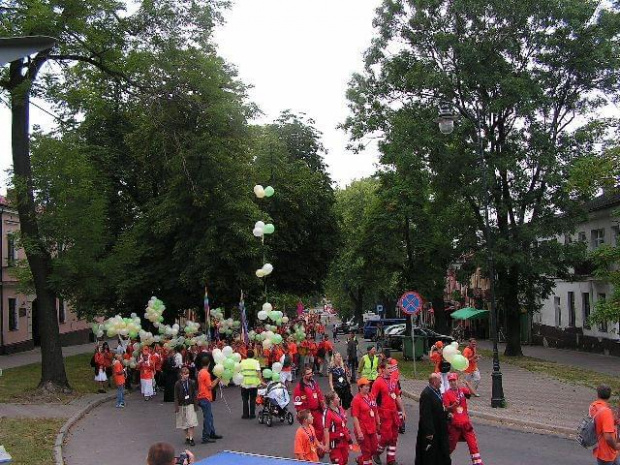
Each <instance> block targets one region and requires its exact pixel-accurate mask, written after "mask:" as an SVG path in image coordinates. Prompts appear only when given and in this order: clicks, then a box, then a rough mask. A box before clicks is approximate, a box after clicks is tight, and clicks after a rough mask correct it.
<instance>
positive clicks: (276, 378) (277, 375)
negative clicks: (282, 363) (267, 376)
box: [271, 373, 280, 381]
mask: <svg viewBox="0 0 620 465" xmlns="http://www.w3.org/2000/svg"><path fill="white" fill-rule="evenodd" d="M271 381H280V373H271Z"/></svg>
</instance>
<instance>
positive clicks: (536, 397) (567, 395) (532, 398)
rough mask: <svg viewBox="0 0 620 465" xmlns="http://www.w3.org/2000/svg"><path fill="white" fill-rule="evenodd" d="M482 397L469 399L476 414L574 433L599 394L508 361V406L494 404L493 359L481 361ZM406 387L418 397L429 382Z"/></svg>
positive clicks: (503, 368)
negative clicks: (493, 406) (492, 399)
mask: <svg viewBox="0 0 620 465" xmlns="http://www.w3.org/2000/svg"><path fill="white" fill-rule="evenodd" d="M479 369H480V374H481V376H482V380H481V382H480V387H479V390H478V391H479V394H480V397H477V398H476V397H472V398H471V399H470V400H469V410H470V413H471V414H472V417H474V418H475V417H476V416H478V417H482V418H486V419H489V420H491V419H492V420H496V421H498V422H500V423H503V424H511V423H512V424H516V425H520V426H525V425H528V424H529V425H530V426H533V427H535V429H536V430H538V431H541V432H545V431H546V432H552V433H554V434H556V435H560V436H570V435H572V434H574V432H575V430H576V428H577V425H578V424H579V422H580V421H581V419H582V418H583V416H584V415H585V414H586V413H587V409H588V406H589V405H590V403H591V402H592V401H593V400H594V399H595V398H596V391H595V390H594V389H591V388H588V387H585V386H575V385H572V384H568V383H565V382H562V381H560V380H557V379H555V378H552V377H550V376H546V375H544V374H541V373H533V372H530V371H527V370H524V369H522V368H519V367H516V366H514V365H510V364H508V363H504V364H503V365H502V366H501V371H502V375H503V387H504V396H505V398H506V403H507V405H506V408H501V409H500V408H491V372H492V361H491V359H490V358H486V357H485V358H483V359H481V360H480V362H479ZM402 385H403V389H404V390H405V391H407V392H408V393H410V394H413V396H414V397H416V396H419V394H420V393H421V392H422V389H424V387H425V386H426V385H427V382H426V381H423V380H409V379H407V380H404V381H403V383H402Z"/></svg>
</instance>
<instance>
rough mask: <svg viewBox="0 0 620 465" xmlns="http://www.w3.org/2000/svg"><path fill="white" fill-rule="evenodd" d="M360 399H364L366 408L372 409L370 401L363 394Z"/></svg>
mask: <svg viewBox="0 0 620 465" xmlns="http://www.w3.org/2000/svg"><path fill="white" fill-rule="evenodd" d="M362 399H364V402H366V405H368V408H369V409H370V410H371V411H372V404H371V402H368V401H367V400H366V397H364V396H362Z"/></svg>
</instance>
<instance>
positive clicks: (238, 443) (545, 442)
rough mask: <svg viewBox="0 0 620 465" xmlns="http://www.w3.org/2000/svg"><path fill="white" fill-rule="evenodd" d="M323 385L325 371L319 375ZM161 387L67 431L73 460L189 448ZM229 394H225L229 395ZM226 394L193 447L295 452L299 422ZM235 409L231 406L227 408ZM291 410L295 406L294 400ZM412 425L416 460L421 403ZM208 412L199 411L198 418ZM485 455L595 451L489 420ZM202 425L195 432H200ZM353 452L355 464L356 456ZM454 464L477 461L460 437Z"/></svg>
mask: <svg viewBox="0 0 620 465" xmlns="http://www.w3.org/2000/svg"><path fill="white" fill-rule="evenodd" d="M319 380H320V382H321V384H322V385H323V388H325V387H326V384H327V383H326V380H325V378H319ZM161 399H162V394H159V395H158V396H157V397H156V398H155V399H153V400H151V401H150V402H145V401H143V400H142V399H141V398H140V396H139V394H138V393H134V394H131V395H129V397H128V398H127V408H125V409H124V410H121V409H116V408H114V402H108V403H106V404H103V405H102V406H100V407H98V408H96V409H94V410H93V411H91V413H89V414H88V415H86V416H85V417H84V418H83V419H82V420H80V421H79V422H78V423H77V424H76V425H75V427H74V428H73V429H72V431H71V433H70V434H69V436H68V438H67V441H66V445H65V448H64V451H65V461H66V464H67V465H108V464H109V465H112V464H119V465H120V464H132V465H134V464H135V465H142V464H144V463H145V457H146V453H147V450H148V448H149V446H150V445H151V444H152V443H154V442H157V441H167V442H170V443H171V444H173V445H174V446H175V447H176V448H177V450H181V449H182V448H184V447H185V446H184V435H183V432H182V431H180V430H178V431H177V430H175V422H174V407H173V405H172V404H164V403H163V402H161ZM224 399H225V401H224ZM224 399H222V398H220V399H219V400H217V401H216V402H215V404H214V406H213V412H214V417H215V426H216V430H217V433H218V434H221V435H223V436H224V438H223V439H221V440H218V441H217V443H215V444H206V445H202V444H197V445H196V446H195V447H194V448H192V449H193V452H194V453H195V454H196V456H197V458H198V459H202V458H205V457H207V456H209V455H212V454H215V453H217V452H219V451H221V450H234V451H243V452H252V453H257V454H265V455H272V456H283V457H293V438H294V435H295V430H296V428H297V424H294V425H292V426H289V425H288V424H286V423H282V424H281V423H275V424H274V425H273V426H272V427H271V428H269V427H267V426H266V425H260V424H259V423H258V422H257V421H256V420H242V419H241V397H240V390H239V389H238V388H235V387H229V388H225V389H224ZM229 408H230V411H229V410H228V409H229ZM290 409H291V411H294V409H293V406H292V405H290ZM407 415H408V425H407V426H408V428H407V432H406V433H405V434H404V435H401V436H400V440H399V449H398V455H397V460H398V461H399V463H401V464H412V463H413V461H414V458H415V438H416V430H417V422H418V417H419V412H418V407H417V403H415V402H411V403H409V404H408V405H407ZM201 421H202V415H200V414H199V422H201ZM474 426H475V428H476V431H477V434H478V441H479V443H480V449H481V453H482V458H483V459H484V462H485V463H486V464H493V465H515V464H524V465H525V464H527V465H547V464H549V463H556V462H561V463H563V464H565V465H572V464H575V465H577V464H579V465H582V464H584V463H591V462H592V459H591V458H590V456H589V451H586V450H585V449H583V448H581V447H580V446H579V445H578V444H577V443H576V442H574V441H570V440H567V439H560V438H556V437H553V436H544V435H539V434H533V433H525V432H519V431H514V430H508V429H502V428H499V427H496V426H488V425H483V424H475V425H474ZM200 432H201V426H199V427H198V428H197V432H196V436H197V437H200ZM353 458H354V455H353V454H352V456H351V460H350V463H354V461H353ZM453 463H454V464H468V463H471V461H470V459H469V454H468V451H467V445H466V444H465V443H460V444H459V445H458V447H457V449H456V451H455V452H454V454H453Z"/></svg>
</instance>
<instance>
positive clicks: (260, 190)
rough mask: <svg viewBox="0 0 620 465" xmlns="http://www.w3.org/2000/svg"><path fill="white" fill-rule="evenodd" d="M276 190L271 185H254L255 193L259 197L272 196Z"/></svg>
mask: <svg viewBox="0 0 620 465" xmlns="http://www.w3.org/2000/svg"><path fill="white" fill-rule="evenodd" d="M275 192H276V191H275V190H274V188H273V187H271V186H267V187H263V186H261V185H260V184H257V185H255V186H254V194H255V195H256V197H258V198H259V199H262V198H263V197H271V196H272V195H273V194H274V193H275Z"/></svg>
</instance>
